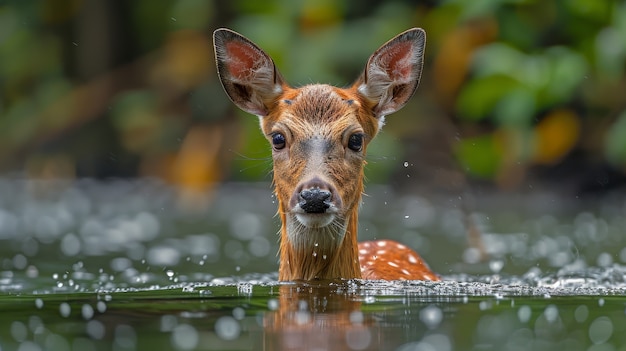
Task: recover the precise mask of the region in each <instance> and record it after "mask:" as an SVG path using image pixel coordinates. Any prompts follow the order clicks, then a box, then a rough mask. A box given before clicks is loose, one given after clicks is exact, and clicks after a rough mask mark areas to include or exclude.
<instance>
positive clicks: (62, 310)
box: [59, 302, 72, 317]
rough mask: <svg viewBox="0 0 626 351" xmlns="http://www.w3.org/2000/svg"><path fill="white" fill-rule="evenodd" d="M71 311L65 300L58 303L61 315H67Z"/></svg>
mask: <svg viewBox="0 0 626 351" xmlns="http://www.w3.org/2000/svg"><path fill="white" fill-rule="evenodd" d="M71 312H72V308H71V307H70V305H69V304H68V303H67V302H62V303H61V305H59V313H60V314H61V316H62V317H69V315H70V313H71Z"/></svg>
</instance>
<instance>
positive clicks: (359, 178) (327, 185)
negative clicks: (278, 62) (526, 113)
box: [213, 28, 439, 280]
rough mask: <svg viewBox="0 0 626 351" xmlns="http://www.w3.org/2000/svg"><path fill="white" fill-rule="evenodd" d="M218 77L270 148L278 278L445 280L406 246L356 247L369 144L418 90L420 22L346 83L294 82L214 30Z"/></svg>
mask: <svg viewBox="0 0 626 351" xmlns="http://www.w3.org/2000/svg"><path fill="white" fill-rule="evenodd" d="M213 40H214V45H215V57H216V61H217V70H218V75H219V78H220V81H221V83H222V86H223V87H224V90H225V91H226V94H227V95H228V97H229V98H230V99H231V100H232V102H233V103H234V104H235V105H237V106H238V107H239V108H241V109H242V110H244V111H246V112H249V113H251V114H254V115H257V116H258V117H259V119H260V123H261V130H262V132H263V133H264V135H265V136H266V137H267V139H268V141H269V142H270V144H271V145H272V158H273V173H274V177H273V178H274V185H275V194H276V198H277V199H278V214H279V215H280V218H281V221H282V227H281V238H280V240H281V242H280V252H279V255H280V267H279V280H297V279H303V280H311V279H334V278H345V279H351V278H365V279H385V280H398V279H424V280H439V278H438V276H437V275H436V274H435V273H433V272H432V271H431V270H430V269H429V268H428V266H427V265H426V264H425V263H424V262H423V261H422V259H421V258H420V256H419V255H418V254H417V253H415V252H414V251H413V250H411V249H409V248H408V247H406V246H404V245H402V244H400V243H397V242H394V241H391V240H379V241H370V242H364V243H361V244H357V225H358V208H359V203H360V201H361V193H362V192H363V168H364V165H365V151H366V149H367V145H368V144H369V142H370V141H371V140H372V139H373V138H374V136H376V133H377V132H378V131H379V130H380V128H381V127H382V125H383V124H384V119H385V115H388V114H390V113H393V112H396V111H398V110H399V109H401V108H402V107H403V106H404V105H405V104H406V103H407V101H408V100H409V99H410V98H411V96H412V95H413V93H414V92H415V90H416V89H417V86H418V83H419V80H420V76H421V71H422V65H423V62H422V61H423V53H424V46H425V43H426V34H425V32H424V30H422V29H420V28H413V29H410V30H407V31H405V32H403V33H401V34H399V35H398V36H396V37H395V38H393V39H391V40H390V41H388V42H387V43H385V44H384V45H383V46H381V47H380V48H379V49H378V50H376V51H375V52H374V54H373V55H372V56H371V57H370V58H369V60H368V61H367V65H366V67H365V70H364V72H363V74H362V75H361V77H360V78H359V79H358V80H357V81H356V82H355V83H354V84H353V85H352V86H351V87H349V88H346V89H341V88H337V87H333V86H330V85H326V84H311V85H305V86H302V87H300V88H293V87H291V86H290V85H288V84H287V83H286V82H285V80H284V79H283V77H282V76H281V74H280V72H278V70H277V69H276V66H275V65H274V62H273V61H272V59H271V58H270V57H269V56H268V55H267V54H266V53H265V52H264V51H263V50H261V49H260V48H259V47H258V46H257V45H255V44H254V43H253V42H251V41H250V40H249V39H247V38H245V37H243V36H242V35H240V34H238V33H236V32H233V31H231V30H229V29H218V30H216V31H215V32H214V34H213Z"/></svg>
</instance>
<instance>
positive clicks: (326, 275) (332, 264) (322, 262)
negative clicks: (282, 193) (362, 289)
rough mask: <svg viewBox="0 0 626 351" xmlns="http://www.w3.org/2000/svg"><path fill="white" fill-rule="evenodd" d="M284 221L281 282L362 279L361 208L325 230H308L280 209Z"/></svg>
mask: <svg viewBox="0 0 626 351" xmlns="http://www.w3.org/2000/svg"><path fill="white" fill-rule="evenodd" d="M279 213H280V217H281V221H282V226H281V243H280V267H279V273H278V274H279V280H297V279H304V280H310V279H334V278H347V279H350V278H361V268H360V265H359V258H358V243H357V226H358V208H357V207H356V206H355V208H354V209H353V210H351V211H349V213H348V214H347V215H346V216H345V218H342V219H337V220H335V222H333V223H331V224H329V225H327V226H325V227H322V228H307V227H304V226H303V225H301V224H300V223H299V222H298V221H297V219H296V218H295V216H293V215H291V214H289V213H286V212H285V211H284V209H283V205H282V203H281V204H280V205H279Z"/></svg>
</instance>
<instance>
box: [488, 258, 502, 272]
mask: <svg viewBox="0 0 626 351" xmlns="http://www.w3.org/2000/svg"><path fill="white" fill-rule="evenodd" d="M502 267H504V261H503V260H491V261H490V262H489V269H490V270H491V271H492V272H493V273H500V271H501V270H502Z"/></svg>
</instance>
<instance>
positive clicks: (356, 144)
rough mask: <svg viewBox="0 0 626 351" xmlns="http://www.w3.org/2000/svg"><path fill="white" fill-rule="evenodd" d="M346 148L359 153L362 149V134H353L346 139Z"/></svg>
mask: <svg viewBox="0 0 626 351" xmlns="http://www.w3.org/2000/svg"><path fill="white" fill-rule="evenodd" d="M348 148H349V149H350V150H352V151H355V152H359V151H361V150H362V149H363V134H362V133H354V134H352V135H350V139H348Z"/></svg>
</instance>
